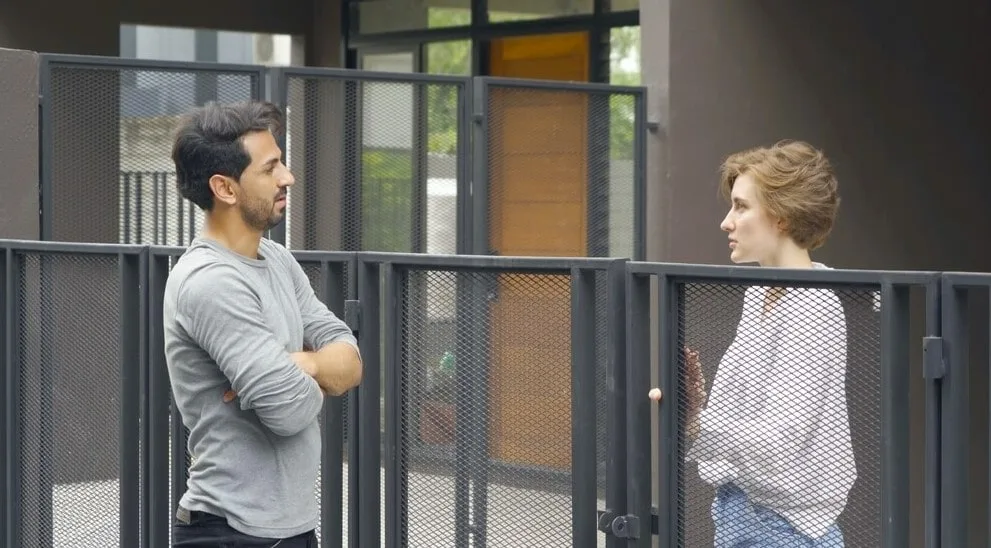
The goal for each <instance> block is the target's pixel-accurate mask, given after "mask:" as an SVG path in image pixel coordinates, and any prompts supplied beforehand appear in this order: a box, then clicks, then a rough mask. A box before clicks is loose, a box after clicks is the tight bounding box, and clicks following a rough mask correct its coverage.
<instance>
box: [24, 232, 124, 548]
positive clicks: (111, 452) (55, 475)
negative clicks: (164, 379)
mask: <svg viewBox="0 0 991 548" xmlns="http://www.w3.org/2000/svg"><path fill="white" fill-rule="evenodd" d="M11 251H12V252H11V253H8V254H7V255H6V258H5V260H4V263H5V267H6V268H5V272H4V277H5V280H7V282H8V283H7V285H6V287H5V288H4V295H5V299H4V303H5V305H6V309H7V312H6V318H7V320H5V321H12V322H13V323H10V324H7V328H8V329H9V330H10V331H9V332H8V334H7V335H6V338H5V343H6V347H7V351H8V352H9V353H8V356H10V357H13V360H12V361H11V362H9V363H8V364H7V365H8V369H7V375H8V376H7V378H6V398H5V400H6V401H7V402H8V403H7V405H8V406H9V407H7V412H8V413H10V414H9V415H7V420H9V421H10V422H9V425H10V426H11V428H12V431H11V432H10V433H11V435H12V438H11V439H13V440H16V441H15V443H14V444H13V445H12V446H10V447H8V449H9V450H10V452H9V453H7V454H6V455H5V462H6V463H7V465H8V466H9V467H8V468H7V469H6V472H9V474H10V475H9V476H7V479H8V480H9V481H10V483H9V484H7V485H8V488H9V489H10V495H11V499H10V501H11V503H12V506H11V508H10V509H9V510H10V514H8V515H9V516H10V517H12V519H13V522H12V523H11V524H9V525H8V526H10V525H12V526H13V528H12V530H11V531H9V534H11V535H12V536H11V537H9V538H12V539H15V540H14V543H15V544H16V545H18V546H80V547H97V546H100V547H103V546H112V545H118V544H120V545H126V544H130V543H135V542H137V540H138V538H137V537H138V534H139V519H138V511H139V507H140V504H141V502H140V501H141V498H140V494H141V493H140V488H139V483H140V478H139V466H138V455H139V453H140V451H141V446H140V444H139V435H138V428H139V424H138V416H139V408H138V406H139V397H140V394H139V389H140V387H139V383H138V378H139V374H140V369H141V364H142V362H141V359H140V353H139V346H138V337H139V332H138V326H137V325H130V324H128V323H127V322H126V319H127V318H130V317H134V315H136V314H137V312H138V303H139V302H140V299H139V292H138V287H139V286H138V284H139V276H140V267H139V255H138V254H137V253H136V252H133V253H126V252H125V250H121V253H120V254H114V253H112V252H106V251H104V252H103V253H71V252H69V251H68V250H67V249H61V248H57V247H55V246H49V247H47V248H41V247H40V246H39V247H37V248H33V249H28V248H25V249H22V250H19V249H13V250H11ZM79 287H86V288H87V291H82V292H81V291H79ZM125 364H126V365H125Z"/></svg>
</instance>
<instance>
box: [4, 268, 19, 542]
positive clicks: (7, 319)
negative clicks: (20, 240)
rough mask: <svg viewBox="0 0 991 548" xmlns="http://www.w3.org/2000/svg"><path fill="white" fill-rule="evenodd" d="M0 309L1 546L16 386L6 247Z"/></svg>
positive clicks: (10, 502)
mask: <svg viewBox="0 0 991 548" xmlns="http://www.w3.org/2000/svg"><path fill="white" fill-rule="evenodd" d="M0 262H2V264H0V276H3V278H2V279H0V310H3V312H4V313H3V317H2V318H0V324H2V330H0V356H3V358H2V359H3V366H2V367H0V376H2V378H3V382H4V386H3V388H0V497H3V499H2V500H3V505H2V506H0V544H3V545H4V546H15V545H14V544H11V538H10V536H9V532H10V520H11V515H10V514H11V511H12V510H14V504H15V502H14V501H15V500H16V499H17V496H16V493H15V492H14V491H12V490H10V488H9V487H10V485H9V482H8V480H9V477H8V476H9V468H8V467H9V465H10V464H11V462H12V461H13V450H12V447H11V440H12V437H13V435H14V433H15V432H16V431H15V430H14V428H13V427H12V425H11V423H10V418H11V416H12V411H11V410H10V403H11V401H12V398H11V392H12V391H13V390H16V385H14V384H11V382H10V371H11V370H12V369H13V368H14V362H13V361H11V359H10V349H11V347H12V345H13V339H14V337H13V332H14V326H15V325H16V324H13V323H11V320H13V319H14V318H13V312H12V311H13V308H14V307H13V303H14V300H13V296H14V291H13V287H12V286H11V281H12V279H13V277H14V271H13V257H12V254H11V251H10V249H9V248H8V249H3V250H2V251H0Z"/></svg>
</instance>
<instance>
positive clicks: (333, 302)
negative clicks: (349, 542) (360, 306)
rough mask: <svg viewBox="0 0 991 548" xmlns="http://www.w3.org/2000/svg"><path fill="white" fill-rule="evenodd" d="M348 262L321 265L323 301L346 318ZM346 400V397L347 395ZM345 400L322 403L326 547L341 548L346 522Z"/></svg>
mask: <svg viewBox="0 0 991 548" xmlns="http://www.w3.org/2000/svg"><path fill="white" fill-rule="evenodd" d="M344 265H345V263H331V262H329V261H326V260H325V261H321V262H320V281H321V283H320V286H319V287H320V294H319V297H320V300H322V301H323V302H324V303H325V304H326V305H327V307H328V308H330V309H331V310H332V311H333V312H334V313H335V314H337V316H338V317H340V318H344V300H345V299H344V297H345V295H344V294H345V292H346V291H347V289H346V280H345V273H344ZM345 397H346V396H345ZM343 404H344V398H343V397H330V398H326V400H325V401H324V404H323V429H324V431H323V455H322V457H321V459H320V460H321V463H322V464H321V471H320V513H321V523H320V532H321V537H322V538H321V541H322V543H323V545H324V546H325V547H327V548H341V546H342V543H343V537H344V520H343V516H342V512H341V503H342V501H343V498H344V478H343V476H342V475H341V474H342V471H343V469H344V405H343Z"/></svg>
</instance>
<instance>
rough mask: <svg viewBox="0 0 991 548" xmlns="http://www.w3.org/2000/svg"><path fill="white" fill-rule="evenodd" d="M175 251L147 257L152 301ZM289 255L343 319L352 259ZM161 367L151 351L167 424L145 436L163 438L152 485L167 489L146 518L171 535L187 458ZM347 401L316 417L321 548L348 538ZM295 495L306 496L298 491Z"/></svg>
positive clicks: (155, 317) (350, 406) (184, 434)
mask: <svg viewBox="0 0 991 548" xmlns="http://www.w3.org/2000/svg"><path fill="white" fill-rule="evenodd" d="M181 252H182V250H181V249H177V248H173V249H168V248H158V249H153V252H152V253H153V257H155V258H156V259H155V260H153V261H152V269H157V274H156V275H157V278H156V282H155V285H156V288H155V289H154V290H153V292H152V299H156V300H157V301H158V302H160V300H161V299H162V296H163V294H164V287H165V286H164V283H165V281H166V279H167V278H168V271H169V270H171V268H172V267H173V266H174V265H175V261H176V260H177V258H178V256H179V255H180V254H181ZM295 257H296V260H297V261H298V262H299V264H300V266H301V267H302V269H303V272H304V273H305V274H306V276H307V279H309V281H310V286H311V287H312V289H313V291H314V293H315V294H316V295H317V298H318V299H320V300H321V301H322V302H324V303H325V304H326V305H327V306H328V308H330V309H331V311H333V312H334V313H335V314H336V315H337V316H338V317H339V318H342V319H344V318H345V311H344V302H345V299H346V298H347V296H348V295H351V294H353V293H351V292H353V291H354V289H353V287H354V283H355V282H354V280H353V276H354V274H353V268H354V267H353V266H352V263H353V259H352V257H351V256H350V255H349V254H340V253H327V252H312V251H297V252H295ZM153 277H155V276H153ZM159 306H160V305H159ZM151 310H152V316H151V317H150V318H149V319H150V325H151V330H152V332H153V333H157V332H159V331H161V329H162V327H161V317H160V316H161V309H160V308H156V307H152V309H151ZM165 367H166V366H165V362H164V356H163V355H157V354H156V353H154V352H153V357H152V368H153V369H155V368H157V369H158V370H159V376H158V379H159V381H160V384H159V385H157V386H153V387H151V389H152V390H156V391H158V393H157V394H156V395H155V396H156V398H157V399H158V398H160V400H159V401H168V406H169V408H170V413H169V415H168V421H167V422H165V423H163V422H161V421H159V422H158V423H157V424H156V425H154V426H149V430H150V431H149V433H148V435H149V436H151V437H157V436H167V437H168V460H167V464H166V460H165V459H160V460H159V467H158V468H157V470H156V471H155V472H153V474H157V477H156V480H155V482H156V485H158V486H167V489H165V490H162V491H160V492H158V493H157V494H156V495H155V496H156V497H159V500H158V501H157V503H158V504H157V505H156V506H155V507H156V508H159V509H161V514H160V515H153V516H149V517H148V519H149V520H151V521H153V522H154V523H155V528H156V530H157V531H168V534H169V535H171V526H170V524H171V520H172V516H173V515H174V512H175V507H176V505H177V504H178V501H179V500H180V499H181V498H182V495H183V493H184V492H185V482H186V480H187V479H188V473H187V470H188V467H189V465H190V458H191V455H190V454H189V452H188V450H187V449H186V444H187V443H188V436H189V430H188V429H187V428H185V427H184V426H183V425H182V423H181V417H180V415H179V414H178V411H177V410H176V409H175V407H174V406H173V404H172V401H171V387H170V386H169V385H168V377H167V372H166V371H164V369H165ZM352 397H353V396H352V395H351V394H350V393H349V394H345V395H344V396H342V397H339V398H330V397H329V398H327V399H326V401H325V403H324V409H323V412H322V413H321V414H320V417H319V422H320V426H321V429H322V432H323V441H324V447H323V452H322V457H321V467H320V472H319V475H318V477H317V484H316V485H315V486H314V489H315V495H314V496H316V497H317V500H318V504H319V506H320V507H321V513H320V515H321V521H320V522H319V524H318V525H317V536H318V538H321V539H322V544H321V545H322V546H327V547H334V546H345V545H347V542H346V539H347V538H348V534H349V533H348V520H349V515H348V510H349V506H348V498H349V478H350V472H349V469H350V465H351V463H353V462H354V460H355V459H354V455H355V454H356V452H355V447H354V446H353V444H352V443H350V439H351V438H352V432H353V430H354V428H355V426H354V423H355V417H354V411H353V410H354V403H353V401H352ZM301 496H307V494H306V493H302V494H301ZM165 497H168V500H167V501H166V500H164V499H165ZM324 508H326V509H324ZM328 530H329V532H328ZM158 534H165V533H158ZM325 536H326V538H325ZM170 538H171V537H170Z"/></svg>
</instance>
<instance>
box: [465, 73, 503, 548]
mask: <svg viewBox="0 0 991 548" xmlns="http://www.w3.org/2000/svg"><path fill="white" fill-rule="evenodd" d="M488 112H489V84H488V81H487V80H486V79H485V78H484V77H475V78H473V79H472V122H473V128H474V129H473V136H474V138H473V154H472V160H471V161H472V171H473V176H472V183H471V189H472V196H471V204H472V208H471V213H470V218H471V223H472V227H471V233H472V243H471V246H472V247H471V253H473V254H476V255H491V254H493V253H498V250H494V249H492V246H491V238H490V237H489V228H488V227H489V188H490V187H489V150H488V147H489V116H488ZM466 278H467V279H468V280H469V285H468V291H467V293H468V294H469V295H471V297H470V298H469V301H468V303H467V305H468V310H472V312H469V314H468V318H467V319H468V321H469V322H470V323H469V324H468V325H469V326H470V327H469V330H470V331H469V332H470V336H469V339H468V344H469V348H471V349H473V350H474V351H476V352H477V351H478V350H480V349H482V348H485V349H488V348H489V340H488V317H487V314H484V313H474V310H475V306H479V305H480V304H481V303H487V302H488V300H489V298H488V291H486V289H485V287H484V285H485V284H483V283H480V282H482V280H481V279H479V278H478V277H475V276H466ZM498 280H499V278H498V275H493V276H492V282H493V283H494V284H496V285H498ZM474 303H479V304H478V305H474ZM473 305H474V306H473ZM479 309H481V307H480V306H479ZM473 350H468V352H472V351H473ZM469 355H470V354H468V353H465V354H461V356H463V358H461V359H460V362H459V363H460V364H461V366H460V367H459V369H468V371H466V374H467V375H469V378H470V379H472V382H470V383H469V384H468V387H465V390H463V391H468V390H472V391H474V393H473V394H460V393H459V397H460V396H464V397H465V401H464V402H462V401H461V400H460V399H459V400H458V411H457V413H458V416H459V418H461V416H462V415H464V417H463V419H462V421H459V423H460V422H464V423H465V425H466V427H467V428H469V429H470V431H469V432H468V433H467V435H466V436H463V437H462V438H461V440H462V441H461V443H467V447H465V448H464V452H465V455H466V456H467V467H468V477H469V478H470V479H471V480H472V481H473V483H474V491H473V493H472V494H473V496H472V502H471V508H472V511H471V514H469V513H468V493H467V491H465V492H464V493H460V492H459V493H458V495H461V496H463V497H464V500H463V502H464V503H465V506H464V507H463V508H465V513H464V515H463V516H459V517H458V519H459V520H460V519H463V520H464V523H461V522H460V521H459V523H458V524H457V527H456V528H455V529H456V532H461V530H459V527H460V528H462V530H463V528H467V527H469V521H470V520H471V518H472V514H473V517H474V520H473V523H472V524H471V525H473V527H472V532H473V533H474V535H473V536H474V546H477V547H479V548H484V547H485V545H486V537H487V522H488V460H489V450H488V447H489V444H488V437H489V432H488V428H487V425H488V422H489V421H488V415H489V404H488V384H489V363H488V358H486V359H482V360H478V361H476V362H474V363H472V364H471V365H470V366H469V365H468V364H467V363H466V362H467V357H468V356H469ZM486 356H488V352H486ZM458 386H459V387H461V382H460V381H459V382H458ZM462 403H464V404H465V405H464V406H463V407H462ZM457 428H458V429H460V428H461V426H460V425H459V426H458V427H457ZM460 464H461V463H459V466H460ZM459 472H460V469H459ZM459 502H462V501H461V500H460V499H459ZM457 508H461V506H458V507H457ZM466 535H467V533H466ZM456 538H457V539H458V542H459V544H458V546H462V545H467V542H468V540H467V536H466V537H465V538H464V539H462V537H460V536H458V535H456ZM461 542H464V544H461Z"/></svg>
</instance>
